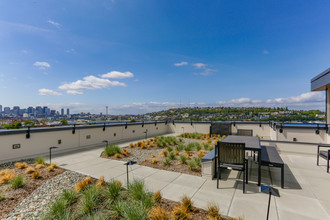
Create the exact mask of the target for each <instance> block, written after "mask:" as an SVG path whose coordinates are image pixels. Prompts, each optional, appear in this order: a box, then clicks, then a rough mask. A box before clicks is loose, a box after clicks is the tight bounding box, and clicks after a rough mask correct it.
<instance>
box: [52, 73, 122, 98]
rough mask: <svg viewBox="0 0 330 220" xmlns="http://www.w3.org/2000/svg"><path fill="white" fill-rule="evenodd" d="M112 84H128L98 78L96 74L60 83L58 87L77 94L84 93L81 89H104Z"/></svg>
mask: <svg viewBox="0 0 330 220" xmlns="http://www.w3.org/2000/svg"><path fill="white" fill-rule="evenodd" d="M110 86H126V84H125V83H121V82H118V81H110V80H108V79H102V78H98V77H96V76H93V75H91V76H86V77H84V78H83V80H77V81H75V82H71V83H65V84H63V85H60V86H59V87H58V88H59V89H61V90H68V91H69V92H67V93H69V94H74V93H75V95H76V94H82V91H81V90H84V89H89V90H94V89H103V88H107V87H110ZM73 91H76V92H73Z"/></svg>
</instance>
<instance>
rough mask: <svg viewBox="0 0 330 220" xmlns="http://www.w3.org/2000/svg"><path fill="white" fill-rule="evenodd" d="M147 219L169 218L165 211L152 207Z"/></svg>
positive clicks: (161, 219) (165, 219) (166, 219)
mask: <svg viewBox="0 0 330 220" xmlns="http://www.w3.org/2000/svg"><path fill="white" fill-rule="evenodd" d="M149 219H150V220H169V219H170V218H169V216H168V213H167V211H166V210H165V209H164V208H162V207H160V206H157V207H154V208H152V209H151V211H150V212H149Z"/></svg>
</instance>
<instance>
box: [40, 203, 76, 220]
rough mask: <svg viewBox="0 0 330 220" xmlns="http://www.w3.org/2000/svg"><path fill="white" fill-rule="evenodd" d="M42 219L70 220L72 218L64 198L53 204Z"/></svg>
mask: <svg viewBox="0 0 330 220" xmlns="http://www.w3.org/2000/svg"><path fill="white" fill-rule="evenodd" d="M41 219H45V220H48V219H58V220H60V219H61V220H62V219H63V220H69V219H72V218H71V213H70V210H69V209H68V204H67V203H66V201H65V200H64V199H62V198H58V199H56V200H55V201H54V202H53V203H52V204H51V206H50V208H49V210H48V211H47V212H46V213H45V214H44V215H43V216H42V218H41Z"/></svg>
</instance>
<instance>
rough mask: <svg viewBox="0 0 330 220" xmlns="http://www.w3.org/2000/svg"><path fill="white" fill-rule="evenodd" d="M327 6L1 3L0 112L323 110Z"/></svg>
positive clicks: (223, 0)
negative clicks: (316, 85) (320, 77)
mask: <svg viewBox="0 0 330 220" xmlns="http://www.w3.org/2000/svg"><path fill="white" fill-rule="evenodd" d="M329 11H330V2H329V1H325V0H324V1H322V0H320V1H313V0H310V1H308V0H304V1H298V0H292V1H262V0H260V1H253V0H252V1H230V0H214V1H197V0H189V1H188V0H182V1H177V0H166V1H154V0H139V1H136V0H103V1H102V0H96V1H85V0H68V1H41V0H33V1H28V0H27V1H19V0H3V1H0V104H1V105H2V106H4V107H5V106H10V107H11V106H14V105H19V106H21V107H27V106H36V105H48V106H50V107H52V108H55V109H57V110H59V109H60V108H61V107H65V108H67V107H69V108H70V109H71V112H81V111H84V112H87V111H88V112H92V113H100V112H105V106H107V105H108V106H109V112H110V113H111V114H126V113H145V112H150V111H158V110H161V109H166V108H170V107H179V106H271V107H273V106H276V107H277V106H288V107H289V108H294V109H321V110H324V99H325V96H324V93H323V92H310V80H311V78H313V77H314V76H316V75H317V74H319V73H321V72H322V71H324V70H325V69H327V68H329V63H330V62H329V61H330V40H329V36H330V25H329V20H330V13H329Z"/></svg>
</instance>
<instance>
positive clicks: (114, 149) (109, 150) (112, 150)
mask: <svg viewBox="0 0 330 220" xmlns="http://www.w3.org/2000/svg"><path fill="white" fill-rule="evenodd" d="M104 153H105V155H107V156H108V157H111V156H113V155H115V154H116V153H118V154H120V153H121V150H120V147H119V146H117V145H109V146H106V147H105V149H104Z"/></svg>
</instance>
